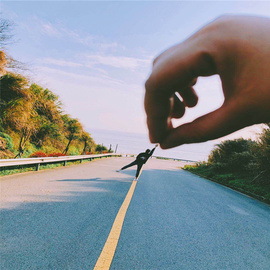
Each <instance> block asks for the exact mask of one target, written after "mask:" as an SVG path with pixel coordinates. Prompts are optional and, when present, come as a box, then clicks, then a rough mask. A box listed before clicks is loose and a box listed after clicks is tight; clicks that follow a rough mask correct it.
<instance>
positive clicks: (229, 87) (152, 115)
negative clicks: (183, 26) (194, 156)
mask: <svg viewBox="0 0 270 270" xmlns="http://www.w3.org/2000/svg"><path fill="white" fill-rule="evenodd" d="M213 74H219V76H220V78H221V81H222V87H223V93H224V98H225V101H224V103H223V105H222V106H221V107H220V108H219V109H217V110H216V111H214V112H211V113H208V114H206V115H204V116H202V117H199V118H197V119H195V120H194V121H193V122H191V123H186V124H183V125H181V126H179V127H177V128H173V126H172V123H171V119H172V118H181V117H182V116H183V115H184V112H185V107H194V106H195V105H196V104H197V101H198V97H197V95H196V93H195V91H194V89H193V87H192V86H193V85H194V84H195V83H196V79H197V78H198V77H199V76H210V75H213ZM145 88H146V93H145V110H146V114H147V125H148V129H149V136H150V141H151V142H152V143H160V146H161V148H163V149H166V148H171V147H174V146H178V145H181V144H185V143H194V142H203V141H207V140H211V139H216V138H219V137H222V136H225V135H227V134H229V133H232V132H234V131H236V130H238V129H241V128H243V127H246V126H250V125H253V124H257V123H263V122H269V121H270V19H268V18H260V17H249V16H228V17H227V16H226V17H221V18H219V19H217V20H215V21H214V22H212V23H210V24H209V25H207V26H205V27H204V28H202V29H201V30H199V31H198V32H197V33H195V34H194V35H193V36H191V37H190V38H189V39H187V40H186V41H184V42H183V43H181V44H178V45H176V46H174V47H172V48H170V49H168V50H167V51H165V52H164V53H162V54H161V55H160V56H158V57H157V58H156V59H155V60H154V63H153V70H152V74H151V75H150V77H149V79H148V80H147V81H146V84H145ZM176 92H178V93H179V94H180V95H181V97H182V99H183V102H182V101H180V100H179V99H178V97H177V96H176V95H175V93H176Z"/></svg>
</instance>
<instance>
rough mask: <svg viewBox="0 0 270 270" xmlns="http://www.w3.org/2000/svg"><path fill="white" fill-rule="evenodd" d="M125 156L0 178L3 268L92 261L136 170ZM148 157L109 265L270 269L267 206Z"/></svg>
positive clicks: (87, 265)
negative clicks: (129, 166) (128, 165)
mask: <svg viewBox="0 0 270 270" xmlns="http://www.w3.org/2000/svg"><path fill="white" fill-rule="evenodd" d="M132 160H133V159H132V158H108V159H102V160H96V161H93V162H89V163H84V164H80V165H75V166H70V167H65V168H57V169H53V170H46V171H40V172H31V173H23V174H20V175H15V176H7V177H2V178H0V181H1V208H2V210H1V224H2V227H1V238H2V239H1V250H0V251H1V263H0V266H1V267H0V269H3V270H8V269H10V270H16V269H54V270H58V269H59V270H63V269H74V270H75V269H76V270H78V269H93V268H94V266H95V264H96V261H97V260H98V258H99V256H100V253H101V251H102V249H103V246H104V244H105V242H106V240H107V238H108V235H109V232H110V230H111V227H112V224H113V222H114V220H115V217H116V215H117V213H118V210H119V208H120V207H121V205H122V203H123V201H124V199H125V197H126V194H127V192H128V190H129V188H130V186H131V183H132V180H133V178H134V175H135V168H130V169H128V170H126V171H123V172H120V173H117V172H115V170H117V169H118V168H120V167H122V166H123V165H125V164H127V163H129V162H131V161H132ZM181 165H182V163H181V162H177V161H167V160H157V159H154V158H153V159H151V160H149V162H148V164H146V165H145V168H144V170H143V172H142V174H141V177H140V179H139V181H138V183H137V186H136V189H135V192H134V194H133V197H132V200H131V203H130V205H129V208H128V210H127V213H126V216H125V220H124V224H123V227H122V232H121V236H120V239H119V242H118V245H117V248H116V252H115V255H114V259H113V261H112V264H111V268H110V269H114V270H121V269H124V270H130V269H138V270H144V269H145V270H152V269H153V270H156V269H160V270H164V269H241V270H242V269H245V270H246V269H256V270H257V269H270V207H269V206H267V205H265V204H263V203H260V202H258V201H256V200H254V199H251V198H249V197H247V196H245V195H242V194H240V193H238V192H235V191H232V190H230V189H228V188H225V187H222V186H220V185H218V184H215V183H212V182H210V181H208V180H204V179H202V178H200V177H198V176H194V175H192V174H190V173H188V172H185V171H182V170H179V169H178V167H179V166H181Z"/></svg>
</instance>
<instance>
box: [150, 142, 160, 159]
mask: <svg viewBox="0 0 270 270" xmlns="http://www.w3.org/2000/svg"><path fill="white" fill-rule="evenodd" d="M157 147H158V144H156V145H155V147H154V148H153V149H152V150H151V152H150V153H149V157H151V156H152V155H153V153H154V151H155V150H156V148H157Z"/></svg>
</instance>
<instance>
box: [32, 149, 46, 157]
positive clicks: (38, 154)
mask: <svg viewBox="0 0 270 270" xmlns="http://www.w3.org/2000/svg"><path fill="white" fill-rule="evenodd" d="M29 157H30V158H35V157H47V155H46V154H45V153H44V152H42V151H39V152H35V153H33V154H31V155H30V156H29Z"/></svg>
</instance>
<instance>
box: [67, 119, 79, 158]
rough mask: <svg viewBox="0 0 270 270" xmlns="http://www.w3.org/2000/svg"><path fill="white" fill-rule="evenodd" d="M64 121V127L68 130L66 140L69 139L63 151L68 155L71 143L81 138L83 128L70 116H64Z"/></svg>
mask: <svg viewBox="0 0 270 270" xmlns="http://www.w3.org/2000/svg"><path fill="white" fill-rule="evenodd" d="M63 120H64V123H65V124H64V125H65V129H66V138H67V139H68V144H67V146H66V148H65V150H64V151H63V154H67V153H68V150H69V147H70V144H71V142H72V141H73V140H75V139H77V138H79V137H80V135H81V133H82V130H83V128H82V125H81V123H80V122H79V121H78V120H77V119H73V118H70V117H69V116H68V115H64V116H63Z"/></svg>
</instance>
